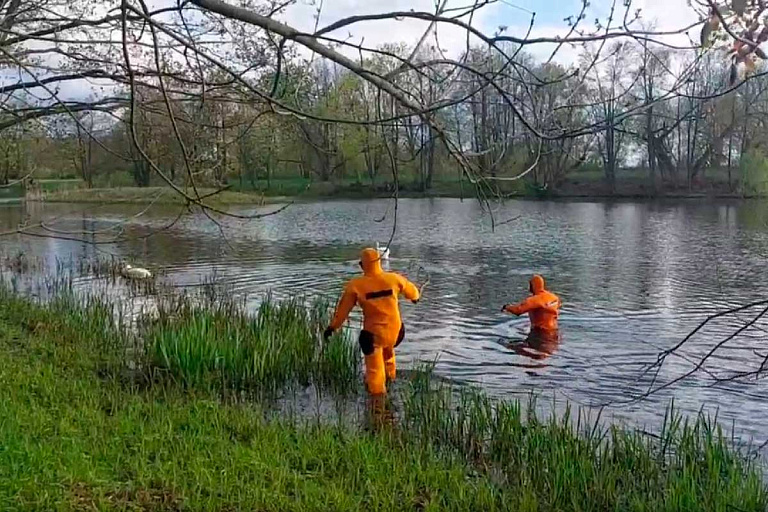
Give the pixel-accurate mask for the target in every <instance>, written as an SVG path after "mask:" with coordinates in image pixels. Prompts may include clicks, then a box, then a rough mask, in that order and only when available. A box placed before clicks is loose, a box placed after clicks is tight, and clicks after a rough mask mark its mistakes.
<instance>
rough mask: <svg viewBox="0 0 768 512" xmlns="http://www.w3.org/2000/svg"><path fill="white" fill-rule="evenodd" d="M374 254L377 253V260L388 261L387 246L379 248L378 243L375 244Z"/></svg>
mask: <svg viewBox="0 0 768 512" xmlns="http://www.w3.org/2000/svg"><path fill="white" fill-rule="evenodd" d="M376 252H378V253H379V258H380V259H382V260H388V259H389V247H388V246H386V245H385V246H383V247H382V246H381V245H379V242H376Z"/></svg>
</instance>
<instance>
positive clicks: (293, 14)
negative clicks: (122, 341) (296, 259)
mask: <svg viewBox="0 0 768 512" xmlns="http://www.w3.org/2000/svg"><path fill="white" fill-rule="evenodd" d="M228 1H230V2H232V3H237V2H236V0H228ZM317 1H319V0H317ZM472 1H473V0H449V1H448V4H447V7H448V8H449V9H450V8H453V7H466V6H468V5H470V4H471V3H472ZM175 3H176V0H153V1H151V2H149V5H150V8H158V7H166V6H168V5H171V4H173V5H175ZM590 3H591V5H590V7H589V9H588V11H587V15H586V19H585V20H584V21H583V22H582V23H583V25H582V26H583V27H584V28H587V29H592V28H593V27H594V20H595V18H599V19H600V20H601V22H602V23H605V21H606V19H607V15H608V13H609V11H610V7H611V1H610V0H591V2H590ZM623 3H624V2H623V0H617V4H618V7H617V9H618V10H619V12H621V13H622V14H621V16H623V9H624V8H623ZM638 8H639V9H642V20H643V22H644V23H654V24H655V25H656V28H657V29H659V30H674V29H679V28H681V27H684V26H687V25H689V24H690V23H692V22H694V21H696V20H697V15H696V13H695V12H694V11H693V9H692V8H691V7H689V6H688V5H687V3H686V0H633V3H632V7H631V11H632V12H634V11H635V9H638ZM316 9H317V7H316V4H313V3H311V1H310V0H298V2H297V3H296V4H295V5H293V6H291V7H289V8H288V10H287V12H285V13H284V14H283V15H282V20H283V21H284V22H286V23H288V24H289V25H292V26H293V27H295V28H297V29H299V30H302V31H306V32H312V31H314V28H315V19H314V14H315V12H316ZM580 9H581V1H580V0H549V1H547V0H499V1H498V2H497V3H495V4H493V5H490V6H486V7H484V8H482V9H481V10H480V11H479V12H478V14H476V16H475V18H474V20H473V25H474V26H475V27H476V28H478V29H479V30H481V31H483V32H484V33H486V34H489V35H491V34H493V33H495V32H496V31H497V30H498V29H499V27H500V26H505V27H507V29H506V32H505V33H506V34H508V35H514V36H517V37H524V36H525V34H526V32H527V30H528V27H529V24H530V20H531V14H532V13H533V12H535V13H536V18H535V19H536V22H535V25H534V29H533V31H532V33H531V36H532V37H539V36H556V35H560V36H565V35H566V33H567V32H568V25H567V23H566V22H565V21H564V18H566V17H568V16H573V17H575V16H576V15H578V13H579V12H580ZM410 10H414V11H429V12H434V10H435V6H434V0H384V1H374V0H324V1H323V5H322V10H321V16H320V21H319V26H320V27H323V26H326V25H328V24H330V23H333V22H335V21H337V20H339V19H341V18H345V17H348V16H352V15H355V14H370V13H381V12H389V11H410ZM427 26H428V24H427V23H426V22H422V21H418V20H412V19H404V20H385V21H375V22H365V23H358V24H355V25H353V26H351V27H346V28H344V29H342V30H339V31H338V32H337V33H334V34H332V35H333V36H334V37H337V38H339V39H347V37H348V34H349V33H351V34H352V41H354V42H359V41H360V40H361V39H363V41H364V44H365V46H368V47H377V46H379V45H381V44H384V43H397V42H404V43H406V44H409V45H413V44H415V43H416V42H417V41H418V40H419V38H420V37H421V36H422V34H423V33H424V31H425V29H426V28H427ZM437 30H438V37H439V42H440V46H441V48H442V49H443V50H444V51H446V52H447V53H448V54H449V55H451V56H452V57H458V55H459V53H460V52H461V51H462V49H463V48H464V47H465V44H466V33H465V32H464V31H462V30H461V29H460V28H458V27H455V26H445V25H439V26H438V28H437ZM691 35H692V36H693V38H694V39H695V38H696V37H697V35H698V29H695V33H694V34H691ZM146 37H148V35H147V36H146ZM666 40H667V41H668V42H672V43H677V44H681V45H685V44H686V43H687V37H686V36H685V35H679V36H673V37H669V38H667V39H666ZM429 42H430V45H431V44H434V38H430V40H429ZM473 42H475V43H476V42H478V41H473ZM553 49H554V45H549V44H547V45H529V46H528V47H526V51H527V52H528V53H530V54H532V55H533V56H534V57H535V58H538V59H546V58H547V57H549V55H550V53H551V52H552V50H553ZM580 51H581V50H580V48H572V47H568V46H564V47H563V48H562V49H561V51H560V53H559V54H558V56H557V58H556V60H557V61H559V62H560V63H562V64H566V65H567V64H573V63H575V62H576V59H577V58H578V55H579V52H580ZM347 53H353V50H348V51H347ZM353 56H355V57H356V56H357V55H353ZM1 78H2V81H3V82H8V83H12V82H15V81H17V80H18V79H19V76H18V71H15V70H11V71H10V72H8V73H7V74H5V76H2V77H1ZM103 85H104V83H103V82H99V81H94V80H89V81H87V82H81V81H77V82H67V83H64V84H61V85H60V87H59V97H60V98H62V99H84V98H86V97H88V96H101V95H104V94H109V93H110V92H111V89H112V88H110V87H107V88H104V87H103ZM39 93H40V96H42V97H48V95H47V94H46V93H45V92H44V91H39ZM28 98H29V97H28Z"/></svg>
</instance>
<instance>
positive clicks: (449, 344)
mask: <svg viewBox="0 0 768 512" xmlns="http://www.w3.org/2000/svg"><path fill="white" fill-rule="evenodd" d="M143 210H144V207H138V206H102V207H96V206H93V205H46V206H43V205H40V204H29V205H22V204H2V205H0V233H1V232H5V231H8V230H12V229H15V228H16V227H17V226H19V225H20V224H25V225H36V224H38V223H40V222H41V221H42V222H44V226H45V227H46V228H48V229H49V231H41V230H40V229H38V230H37V232H40V233H47V234H55V235H56V237H57V238H50V237H48V238H38V237H19V236H16V235H12V236H5V237H2V238H0V250H1V251H2V252H3V253H4V254H6V255H7V254H14V253H15V252H18V251H23V252H24V253H25V254H27V255H35V256H40V257H43V258H46V259H47V260H49V261H54V260H55V259H56V258H59V259H67V258H80V257H86V258H90V257H96V256H103V255H110V254H111V255H116V256H118V257H120V258H123V259H125V260H126V261H130V262H133V263H134V264H139V265H144V266H148V267H150V268H153V269H160V270H162V271H163V272H164V273H165V275H164V276H163V277H162V279H163V280H165V281H167V282H171V283H174V284H175V285H177V286H187V285H196V284H199V283H200V282H201V281H202V280H203V279H205V278H206V277H207V276H210V275H211V274H212V273H215V275H216V276H217V279H218V280H219V281H222V282H226V283H227V284H228V285H229V286H230V289H231V290H232V292H233V293H237V294H243V295H247V296H249V297H251V301H252V302H251V304H252V305H255V303H256V302H257V301H258V298H259V297H260V296H261V295H262V294H263V293H264V292H266V291H267V290H272V291H273V292H274V293H275V294H276V295H278V296H283V295H286V294H290V293H301V294H304V295H317V294H322V295H326V296H328V297H332V298H334V300H335V298H336V297H337V295H338V293H339V292H340V290H341V288H342V285H343V282H344V281H345V280H346V279H347V278H349V277H352V276H353V275H355V274H356V273H357V272H358V270H359V269H358V267H357V254H358V252H359V250H360V248H361V247H364V246H367V245H373V244H375V242H376V241H379V242H385V241H386V240H387V239H388V238H389V235H390V233H391V230H392V221H393V212H394V209H393V208H392V202H391V201H386V200H380V201H334V202H322V203H310V204H298V205H293V206H291V207H290V208H289V209H287V210H286V211H285V212H283V213H281V214H279V215H275V216H271V217H266V218H263V219H258V220H240V219H226V218H225V219H219V221H218V224H217V223H214V222H212V221H211V220H209V219H208V218H206V217H205V216H203V215H200V214H197V215H185V216H183V217H181V218H180V219H178V220H177V221H175V222H174V219H175V218H176V217H177V215H178V214H179V211H178V209H174V208H153V209H150V210H149V211H147V212H144V211H143ZM267 210H268V208H267ZM261 211H264V210H261ZM238 212H239V213H242V214H246V213H253V212H254V210H249V209H241V210H238ZM397 212H398V215H397V231H396V236H395V239H394V242H393V244H392V258H391V260H390V262H389V266H390V267H391V269H393V270H397V271H401V272H403V273H406V274H408V275H409V276H410V277H411V278H413V279H414V280H423V279H425V278H426V277H429V280H430V282H429V285H428V287H427V291H426V293H425V297H424V300H423V301H422V302H421V303H420V304H419V305H417V306H413V305H410V304H404V305H403V307H402V309H403V316H404V320H405V322H406V325H407V331H408V338H407V342H406V343H404V344H403V345H401V349H400V350H399V352H398V357H399V361H400V363H401V364H403V365H405V366H407V365H409V364H411V363H412V362H413V361H417V360H428V361H432V360H436V361H437V372H438V373H439V374H441V375H444V376H446V377H449V378H451V379H454V380H456V381H459V382H468V383H473V384H477V385H480V386H482V387H483V388H485V389H486V390H488V391H489V392H490V393H492V394H494V395H496V396H500V397H514V396H520V395H521V394H526V393H530V392H531V391H536V392H540V393H543V394H544V395H545V396H547V397H556V398H557V399H559V400H566V399H567V400H570V401H571V402H574V403H576V404H580V405H592V406H600V405H605V404H612V405H611V406H610V407H609V408H608V410H609V411H610V412H611V413H612V414H613V415H614V416H615V417H619V418H622V419H626V420H628V421H630V422H631V423H633V424H636V425H648V426H653V425H657V424H658V423H659V422H660V421H661V417H662V416H663V413H664V408H665V406H666V405H667V404H668V403H669V401H670V399H672V398H674V399H675V402H676V406H677V407H679V408H682V409H684V410H687V411H691V412H695V411H697V410H698V409H699V408H700V407H702V406H706V407H707V409H708V410H709V411H711V412H713V413H714V412H715V410H717V409H719V417H720V418H721V419H722V420H723V421H725V422H726V423H728V424H729V423H730V422H731V421H734V422H736V424H737V426H738V431H739V433H740V434H744V435H746V437H750V436H754V437H755V438H756V439H757V440H758V441H762V440H764V437H765V434H763V433H762V431H763V430H764V429H763V428H762V427H763V425H764V424H765V422H766V421H768V409H766V407H765V406H764V403H765V401H764V396H765V393H766V389H767V387H766V385H765V384H764V382H763V381H761V380H755V379H754V378H753V379H751V380H749V381H748V382H733V383H727V384H720V385H713V381H712V378H711V375H712V374H717V375H725V376H727V375H729V373H728V372H729V371H740V370H744V369H747V368H755V367H758V366H759V365H760V363H761V361H762V358H763V357H764V356H765V355H766V353H768V336H766V331H764V330H763V329H766V328H768V325H766V323H765V322H762V321H760V322H758V323H757V324H756V325H755V326H753V327H752V328H750V329H747V330H745V331H744V332H743V333H742V334H741V335H740V336H737V337H736V338H734V339H733V340H731V341H729V342H728V343H727V344H726V345H725V348H724V350H722V351H721V352H718V354H716V356H715V357H713V358H712V360H711V361H709V362H708V364H707V365H706V369H708V370H709V371H710V373H709V374H708V373H706V372H697V373H696V374H695V375H693V376H692V377H690V378H687V379H685V380H683V381H681V382H680V383H678V384H676V385H674V386H671V387H669V388H668V389H665V390H663V391H661V392H659V393H656V394H654V395H652V396H651V397H649V398H647V399H645V400H641V401H636V402H632V401H630V400H631V398H632V397H635V396H637V395H638V394H640V393H642V391H643V390H644V389H646V388H647V386H648V385H649V384H650V381H649V379H648V378H645V379H640V380H638V378H639V376H640V375H641V371H642V369H643V368H644V366H645V365H647V364H648V363H650V362H652V361H654V360H655V359H656V356H657V354H658V352H659V351H660V350H662V349H663V348H667V347H670V346H672V345H674V344H675V343H676V342H678V341H679V340H681V339H682V338H683V337H684V336H685V335H686V333H687V332H689V331H690V330H691V329H693V328H694V327H695V326H696V325H697V324H699V323H700V322H701V321H702V320H703V319H705V318H706V317H707V315H710V314H712V313H714V312H717V311H720V310H723V309H727V308H730V307H734V306H736V305H741V304H746V303H749V302H751V301H756V300H760V299H763V298H765V297H768V293H766V290H767V289H768V288H767V287H766V285H768V275H766V272H765V268H766V265H765V262H766V255H768V231H767V230H766V219H768V205H766V204H762V203H746V202H745V203H712V202H686V201H679V200H678V201H675V202H653V203H633V202H619V203H602V202H533V201H511V202H507V203H506V204H505V205H503V206H500V207H496V209H495V211H494V217H495V219H496V221H497V222H499V223H500V225H499V226H497V227H496V229H495V230H493V229H492V228H491V219H490V216H489V215H488V213H487V212H484V211H483V209H482V208H481V207H480V205H479V204H478V203H477V202H475V201H471V200H465V201H463V202H462V201H459V200H455V199H434V200H428V199H423V200H401V201H400V202H399V205H398V210H397ZM382 217H384V219H383V220H382ZM379 221H381V222H379ZM507 221H508V222H507ZM83 232H85V233H86V234H83ZM150 234H151V235H152V236H148V235H150ZM115 235H119V236H120V237H121V238H127V239H128V240H127V241H124V242H121V243H119V244H108V243H103V242H107V241H109V240H110V239H111V238H112V237H114V236H115ZM80 239H83V240H80ZM94 241H96V242H101V243H99V244H92V243H86V242H94ZM534 272H535V273H540V274H542V275H544V276H545V277H546V278H547V281H548V285H549V287H550V288H551V289H552V290H553V291H555V292H556V293H558V294H559V295H560V296H561V298H562V300H563V304H564V307H563V310H562V320H561V328H562V340H561V343H560V344H559V345H558V346H556V347H554V348H555V349H556V350H555V351H554V353H553V354H552V355H551V356H550V357H547V358H545V359H532V358H530V357H526V356H524V355H521V354H520V353H518V352H519V351H514V350H512V349H510V347H509V344H510V343H512V344H515V343H519V342H520V341H521V340H523V339H524V338H525V334H526V331H527V322H526V321H525V320H524V319H516V318H514V317H511V316H508V315H504V314H502V313H500V311H499V310H500V308H501V306H502V305H503V304H505V303H508V302H513V301H516V300H519V299H522V298H524V296H525V294H526V293H527V280H528V278H529V276H530V275H531V274H532V273H534ZM756 312H757V310H755V311H747V312H744V313H742V314H740V315H736V316H734V315H731V316H728V317H725V318H723V319H720V320H718V321H716V322H714V323H712V324H711V325H710V326H708V327H707V328H706V329H704V330H703V331H702V333H701V334H700V335H699V336H697V337H695V338H694V339H693V340H692V341H691V343H689V344H688V348H687V349H686V350H685V351H684V353H683V357H673V358H670V359H668V361H667V362H666V364H665V365H664V366H663V367H662V369H661V371H660V372H659V374H658V380H657V382H658V383H659V384H663V383H665V382H669V381H670V380H672V379H674V378H676V377H677V376H680V375H681V374H683V373H685V372H686V371H688V370H690V369H691V368H692V364H693V363H692V361H693V362H695V361H697V360H698V359H699V358H700V357H701V356H702V355H703V354H704V353H706V351H707V350H708V349H709V348H710V347H712V346H713V345H714V344H715V343H717V342H718V341H721V340H722V339H724V338H725V337H727V336H728V335H730V334H731V333H733V332H735V331H736V330H737V329H738V328H739V327H740V326H743V325H744V324H745V323H746V322H747V321H748V320H749V319H750V318H752V316H754V313H756ZM352 327H353V328H359V317H357V316H355V317H354V319H353V322H352ZM627 402H628V403H627Z"/></svg>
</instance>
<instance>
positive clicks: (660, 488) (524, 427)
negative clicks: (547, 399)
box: [403, 371, 768, 511]
mask: <svg viewBox="0 0 768 512" xmlns="http://www.w3.org/2000/svg"><path fill="white" fill-rule="evenodd" d="M415 376H416V377H415V379H414V380H413V382H412V386H413V388H412V391H411V393H409V394H408V395H407V397H406V399H405V404H404V407H405V411H404V415H403V417H404V427H405V428H406V429H407V430H408V432H410V433H411V442H412V443H415V444H417V445H418V446H420V448H419V449H420V450H422V451H424V450H427V451H429V450H437V451H441V452H443V453H450V454H460V455H461V456H464V457H466V458H467V460H469V461H471V462H472V464H473V466H474V467H478V468H482V469H483V470H484V471H485V472H486V474H491V475H495V480H496V482H497V483H498V484H500V485H502V486H504V487H505V488H515V489H518V490H519V492H520V494H519V495H518V496H517V498H516V500H517V507H519V509H520V510H540V509H545V510H713V511H714V510H723V511H724V510H766V506H768V494H766V488H765V483H764V481H763V478H762V473H761V468H760V467H759V466H758V465H757V464H756V463H755V462H754V460H753V459H751V458H749V457H747V456H745V455H744V454H743V453H741V452H740V451H738V450H736V449H735V448H734V445H733V443H732V442H731V441H732V439H731V438H729V436H727V435H725V434H724V432H723V431H722V429H721V428H720V426H719V425H718V424H717V422H716V420H715V418H711V417H707V416H705V415H703V414H701V415H699V416H698V417H696V418H695V419H694V420H688V419H686V418H684V417H683V416H681V415H679V414H677V413H675V411H674V408H673V407H670V408H669V410H668V412H667V416H666V420H665V422H664V425H663V427H662V429H661V431H660V432H659V433H658V434H656V435H648V434H647V433H641V432H638V431H633V430H629V429H626V428H620V427H617V426H604V424H602V423H601V422H600V421H599V420H600V418H599V416H597V417H594V418H589V417H588V416H587V415H585V414H583V413H581V412H578V413H576V415H575V417H573V416H572V410H571V409H570V408H567V409H566V412H565V414H564V415H562V416H559V417H556V416H551V417H549V418H547V419H541V418H540V417H539V416H538V415H537V412H536V411H537V407H536V403H535V400H533V399H532V401H531V402H530V403H526V404H523V403H520V402H494V401H492V400H490V399H489V398H488V397H487V396H486V395H484V394H483V393H482V392H480V391H478V390H475V389H468V388H461V389H456V388H454V387H453V386H451V385H450V384H448V383H445V382H442V381H439V380H437V379H434V378H432V377H431V376H430V373H429V371H422V372H416V374H415Z"/></svg>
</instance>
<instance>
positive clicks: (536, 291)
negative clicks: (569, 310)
mask: <svg viewBox="0 0 768 512" xmlns="http://www.w3.org/2000/svg"><path fill="white" fill-rule="evenodd" d="M530 289H531V296H530V297H528V298H527V299H525V300H524V301H523V302H521V303H520V304H515V305H511V304H508V305H506V306H504V308H503V311H506V312H508V313H512V314H513V315H517V316H520V315H524V314H525V313H528V316H529V317H530V319H531V329H534V330H542V331H555V330H557V317H558V316H559V315H560V298H559V297H558V296H557V295H555V294H554V293H552V292H549V291H547V290H546V289H545V288H544V278H543V277H541V276H539V275H535V276H533V277H532V278H531V281H530Z"/></svg>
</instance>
